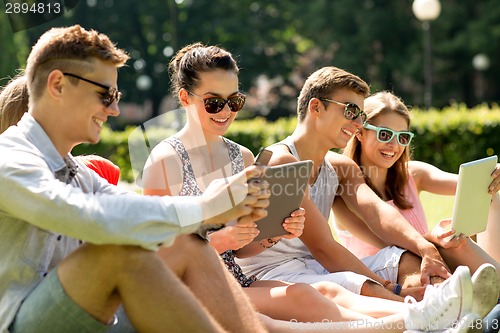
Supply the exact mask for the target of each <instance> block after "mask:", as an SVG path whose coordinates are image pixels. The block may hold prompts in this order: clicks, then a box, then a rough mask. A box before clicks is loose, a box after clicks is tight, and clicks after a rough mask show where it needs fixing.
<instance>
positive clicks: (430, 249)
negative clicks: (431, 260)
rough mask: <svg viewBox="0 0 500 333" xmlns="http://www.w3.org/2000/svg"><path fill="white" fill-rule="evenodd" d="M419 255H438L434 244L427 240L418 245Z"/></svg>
mask: <svg viewBox="0 0 500 333" xmlns="http://www.w3.org/2000/svg"><path fill="white" fill-rule="evenodd" d="M418 250H419V255H420V257H422V258H423V257H436V256H440V255H439V251H438V249H437V248H436V246H435V245H434V244H433V243H431V242H430V241H429V240H425V243H423V244H421V245H420V246H419V247H418Z"/></svg>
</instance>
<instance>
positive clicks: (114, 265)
mask: <svg viewBox="0 0 500 333" xmlns="http://www.w3.org/2000/svg"><path fill="white" fill-rule="evenodd" d="M58 276H59V279H60V281H61V284H62V286H63V288H64V290H65V291H66V292H67V294H68V295H69V296H70V297H71V298H72V299H73V300H74V301H75V302H76V303H77V304H79V305H80V306H81V307H82V308H83V309H85V310H86V311H87V312H88V313H90V314H91V315H92V316H94V317H95V318H96V319H98V320H100V321H101V322H103V323H109V322H110V321H111V319H112V318H113V314H114V312H115V311H116V309H117V307H118V305H119V304H120V302H123V303H124V306H125V308H126V311H127V313H128V316H129V319H130V321H131V323H132V324H133V325H134V327H135V328H136V329H137V330H138V331H139V332H153V333H154V332H167V331H168V332H187V331H190V332H208V331H209V332H222V331H223V330H222V328H221V327H220V325H218V323H217V322H216V321H215V320H214V319H213V318H211V317H210V315H209V314H208V312H206V311H204V309H203V307H202V306H201V304H200V303H199V302H198V301H197V299H196V298H195V297H194V296H193V294H192V293H191V292H190V291H189V290H188V289H187V288H186V287H185V286H184V284H183V283H182V282H181V281H180V280H179V279H178V278H177V277H176V276H175V275H174V274H172V272H171V271H170V270H168V269H167V268H166V267H165V266H164V265H162V263H161V261H160V259H159V258H158V256H157V254H156V253H155V252H151V251H146V250H142V249H140V248H138V247H133V246H109V245H107V246H95V245H90V244H84V245H82V246H81V247H80V248H78V249H77V250H75V251H74V252H73V253H72V254H71V255H69V256H68V257H67V258H65V259H64V260H63V261H62V262H61V264H60V265H59V267H58ZM97 281H98V282H97Z"/></svg>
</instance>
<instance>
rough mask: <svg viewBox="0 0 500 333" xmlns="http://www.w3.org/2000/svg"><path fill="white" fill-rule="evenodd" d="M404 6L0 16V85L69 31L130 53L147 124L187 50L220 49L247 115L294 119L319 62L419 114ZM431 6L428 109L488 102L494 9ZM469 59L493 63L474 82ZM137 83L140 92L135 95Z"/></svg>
mask: <svg viewBox="0 0 500 333" xmlns="http://www.w3.org/2000/svg"><path fill="white" fill-rule="evenodd" d="M411 4H412V0H403V1H386V0H360V1H352V0H313V1H294V0H279V1H278V0H271V1H270V0H238V1H224V0H211V1H205V0H144V1H136V0H120V1H118V0H82V1H79V3H78V4H77V6H76V7H75V8H73V9H72V10H70V11H68V12H67V13H66V14H65V15H64V16H62V17H59V18H57V19H55V20H53V21H50V22H48V23H46V24H42V25H40V26H37V27H35V28H31V29H28V30H26V31H21V32H17V33H12V32H11V31H10V30H9V21H8V18H7V16H6V15H5V14H2V13H0V49H1V50H2V53H0V60H1V61H0V77H5V76H12V75H13V74H14V73H15V70H16V69H17V68H22V67H24V66H25V64H24V61H25V59H26V56H27V53H28V51H29V47H30V45H31V44H33V43H34V42H35V41H36V39H37V38H38V37H39V36H40V34H41V33H43V32H44V31H45V30H47V29H48V28H50V27H51V26H61V25H70V24H75V23H79V24H81V25H82V26H84V27H86V28H94V29H97V30H99V31H102V32H104V33H106V34H108V35H109V36H110V37H111V39H112V40H113V41H115V42H116V43H117V44H118V46H119V47H122V48H125V49H127V50H128V51H129V52H130V54H131V57H132V59H131V61H130V62H129V66H128V67H126V68H124V69H121V70H120V79H119V80H120V82H119V84H120V89H121V90H123V92H124V99H123V101H124V102H128V103H136V104H139V105H144V104H146V105H150V109H151V110H152V113H151V114H148V115H147V116H154V115H156V114H157V113H158V112H159V111H160V108H161V107H162V104H161V103H162V101H163V99H164V97H165V96H166V95H168V93H169V79H168V75H167V72H166V68H167V64H168V62H169V61H170V59H171V57H172V55H173V54H175V52H176V51H177V50H179V48H181V47H182V46H184V45H186V44H188V43H193V42H196V41H201V42H203V43H205V44H217V45H220V46H222V47H224V48H226V49H228V50H229V51H231V52H232V53H233V54H234V55H235V56H236V57H237V60H238V62H239V65H240V67H241V72H240V82H241V89H242V90H243V91H244V92H245V93H246V94H247V95H249V98H248V101H247V105H246V109H247V113H246V114H247V115H250V116H251V115H252V114H253V113H255V112H257V113H261V114H263V115H266V116H267V117H268V118H271V119H273V118H277V117H280V116H284V115H289V114H290V113H293V112H294V111H295V104H296V97H297V95H298V91H299V90H300V88H301V86H302V84H303V82H304V80H305V79H306V78H307V76H308V75H309V74H310V73H311V72H313V71H314V70H315V69H317V68H319V67H321V66H329V65H334V66H338V67H342V68H344V69H346V70H348V71H351V72H353V73H355V74H357V75H359V76H361V77H362V78H364V79H366V81H367V82H368V83H369V84H370V85H371V88H372V91H378V90H381V89H388V90H392V91H394V92H395V93H396V94H398V95H400V96H402V97H403V99H404V100H405V101H406V102H407V103H408V104H410V105H421V104H422V102H423V98H422V97H423V89H424V88H423V86H424V77H423V72H424V70H423V31H422V28H421V22H419V21H418V20H417V19H416V18H415V17H414V15H413V13H412V11H411ZM441 5H442V12H441V15H440V17H439V18H438V19H437V20H435V21H433V22H432V23H431V29H432V49H433V58H432V59H433V71H434V75H433V78H434V81H433V86H434V100H433V102H434V103H433V104H434V106H437V107H444V106H446V105H450V104H451V103H452V102H455V101H456V102H464V103H466V104H468V105H474V104H476V103H480V102H483V101H487V102H494V101H498V100H499V99H500V92H499V91H500V89H499V88H500V87H499V86H500V79H499V77H500V67H499V66H500V65H499V64H498V63H497V62H496V61H495V60H496V59H497V58H498V56H499V54H500V42H499V41H500V6H498V4H497V0H482V1H476V0H441ZM478 53H483V54H485V55H487V56H488V57H489V59H490V60H491V61H490V67H489V68H488V69H487V70H485V71H484V72H481V73H480V72H478V71H477V70H475V69H474V68H473V66H472V58H473V57H474V56H475V55H476V54H478ZM148 78H149V79H150V81H148ZM138 82H143V83H144V84H143V85H142V88H139V87H138ZM148 82H150V83H151V84H150V85H148ZM0 84H2V82H0ZM479 84H482V85H481V86H480V85H479ZM481 87H484V90H482V91H479V89H480V88H481ZM481 89H482V88H481ZM482 97H484V99H481V98H482ZM146 101H149V103H145V102H146ZM170 105H173V104H170ZM170 107H171V106H170ZM248 111H252V112H253V113H250V112H248Z"/></svg>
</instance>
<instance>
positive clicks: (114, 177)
mask: <svg viewBox="0 0 500 333" xmlns="http://www.w3.org/2000/svg"><path fill="white" fill-rule="evenodd" d="M79 158H80V159H81V161H82V162H83V163H84V164H85V165H86V166H87V167H89V168H90V169H92V170H94V171H95V172H97V174H98V175H99V176H101V177H102V178H104V179H106V180H107V181H108V182H109V183H110V184H114V185H118V180H119V179H120V168H119V167H118V166H116V165H115V164H114V163H113V162H111V161H110V160H108V159H106V158H104V157H101V156H97V155H87V156H79Z"/></svg>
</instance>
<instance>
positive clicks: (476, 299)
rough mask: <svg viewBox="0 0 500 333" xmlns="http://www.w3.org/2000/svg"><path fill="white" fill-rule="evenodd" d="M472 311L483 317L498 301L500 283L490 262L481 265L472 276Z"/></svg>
mask: <svg viewBox="0 0 500 333" xmlns="http://www.w3.org/2000/svg"><path fill="white" fill-rule="evenodd" d="M472 285H473V289H472V290H473V298H472V312H474V313H477V314H478V315H479V316H480V317H481V318H484V317H485V316H486V315H487V314H488V313H489V312H490V311H491V309H493V308H494V307H495V305H496V304H497V302H498V293H499V290H500V283H499V281H498V275H497V272H496V269H495V267H494V266H493V265H491V264H483V265H481V266H480V267H479V268H478V269H477V271H476V272H475V273H474V275H473V276H472Z"/></svg>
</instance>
